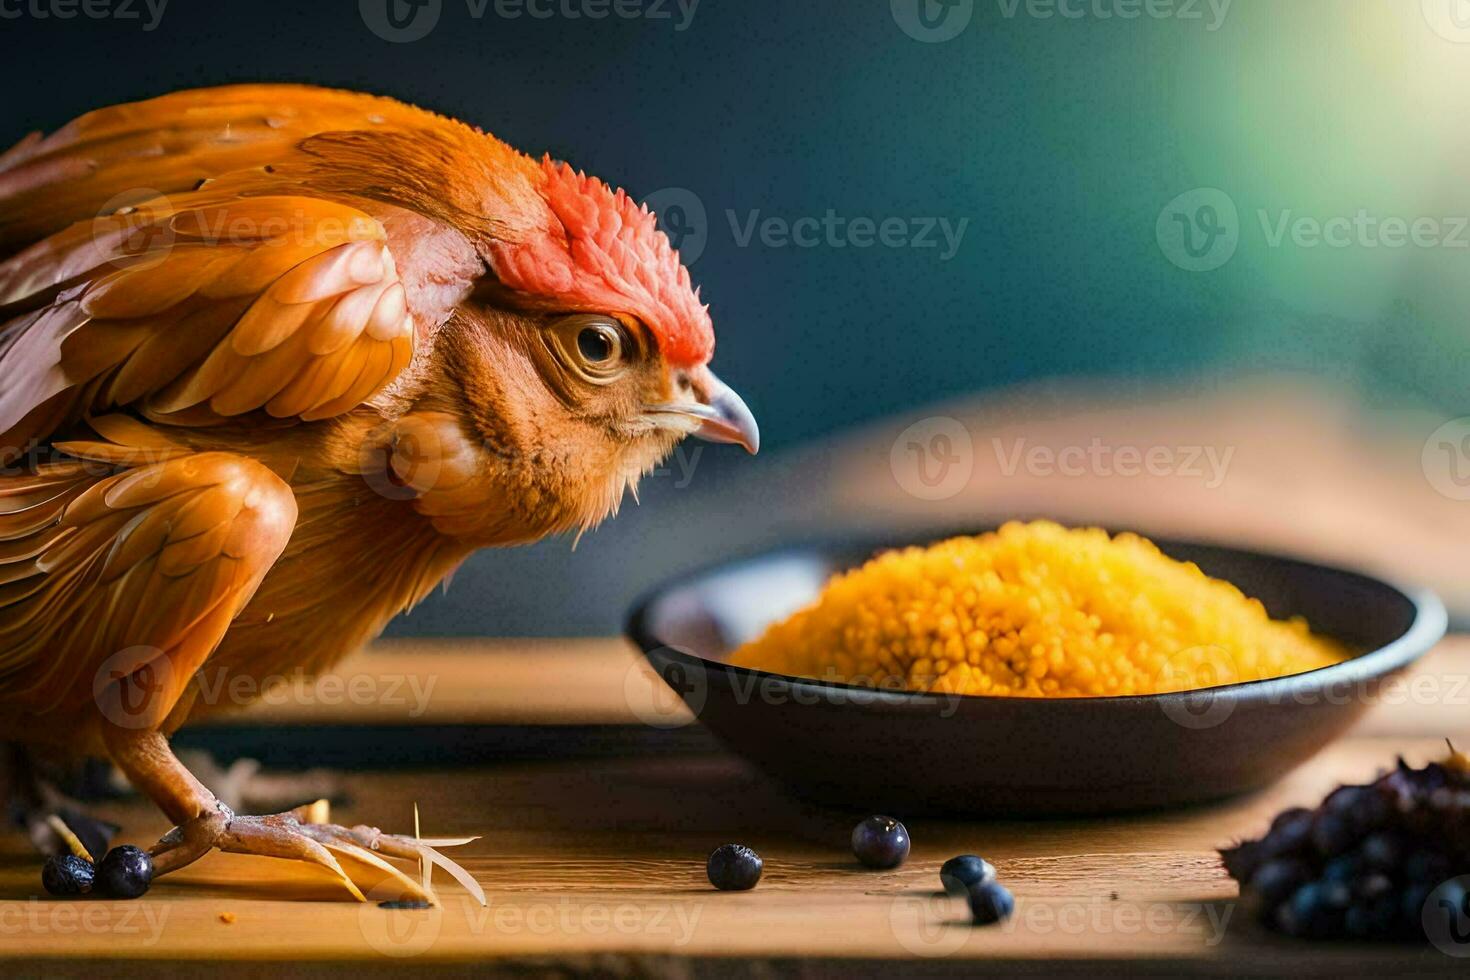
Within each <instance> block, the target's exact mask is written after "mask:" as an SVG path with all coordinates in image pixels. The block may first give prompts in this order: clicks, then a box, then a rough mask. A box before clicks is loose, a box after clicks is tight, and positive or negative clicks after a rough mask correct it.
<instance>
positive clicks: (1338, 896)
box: [1321, 881, 1353, 912]
mask: <svg viewBox="0 0 1470 980" xmlns="http://www.w3.org/2000/svg"><path fill="white" fill-rule="evenodd" d="M1321 884H1322V905H1323V906H1324V907H1325V908H1328V909H1331V910H1332V911H1334V912H1342V911H1345V910H1346V909H1347V907H1348V906H1349V905H1351V904H1353V889H1352V886H1351V885H1349V884H1348V883H1347V882H1345V881H1324V882H1322V883H1321Z"/></svg>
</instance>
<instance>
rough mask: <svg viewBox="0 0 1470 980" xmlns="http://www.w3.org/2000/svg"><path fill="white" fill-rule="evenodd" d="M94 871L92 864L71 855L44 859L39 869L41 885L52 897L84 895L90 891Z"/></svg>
mask: <svg viewBox="0 0 1470 980" xmlns="http://www.w3.org/2000/svg"><path fill="white" fill-rule="evenodd" d="M95 873H96V869H94V868H93V867H92V862H91V861H88V860H86V859H85V858H79V857H76V856H75V855H71V854H59V855H54V856H52V857H49V858H47V859H46V866H45V867H43V868H42V869H41V885H42V887H44V888H45V889H46V890H47V891H48V892H50V893H51V894H53V895H85V894H86V893H87V892H89V891H91V890H92V877H93V875H94V874H95Z"/></svg>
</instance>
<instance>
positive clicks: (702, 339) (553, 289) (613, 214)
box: [490, 157, 715, 367]
mask: <svg viewBox="0 0 1470 980" xmlns="http://www.w3.org/2000/svg"><path fill="white" fill-rule="evenodd" d="M541 171H542V173H543V174H544V175H545V178H546V180H545V183H544V184H543V185H542V187H541V188H540V191H541V194H542V196H543V197H544V198H545V200H546V204H547V206H548V208H549V211H550V221H549V222H548V223H547V227H546V228H544V229H541V230H539V231H538V232H537V233H534V234H532V235H530V236H528V237H526V238H523V239H522V240H520V241H497V242H495V243H493V244H492V245H491V249H490V258H491V264H492V265H493V267H494V269H495V274H496V275H497V276H498V277H499V278H500V281H501V282H502V283H504V284H505V285H507V286H509V287H510V288H512V289H516V290H519V291H521V292H524V293H530V294H533V295H536V296H541V297H546V298H549V299H555V300H556V301H557V302H558V303H559V304H562V305H564V306H565V307H566V308H567V309H573V310H586V311H597V312H604V313H631V314H632V315H633V316H636V317H638V319H640V320H642V321H643V323H645V324H646V325H647V326H648V328H649V330H651V331H652V332H653V335H654V337H655V338H657V340H658V345H659V350H660V351H662V352H663V355H664V358H665V360H667V361H668V362H669V363H671V364H676V365H678V366H680V367H695V366H698V365H700V364H704V363H705V362H707V361H708V360H709V359H710V355H712V354H713V353H714V349H715V333H714V327H713V326H712V325H711V324H710V318H709V308H708V307H706V306H705V305H704V304H702V303H701V302H700V301H699V292H698V290H695V289H692V288H691V287H690V285H689V270H688V269H686V268H684V266H683V264H682V263H681V262H680V261H679V253H678V252H676V251H674V249H673V247H672V246H670V245H669V239H668V237H667V236H666V235H665V234H664V233H663V232H661V231H659V230H658V227H657V226H656V224H655V222H654V217H653V215H652V214H650V213H649V211H648V209H647V208H645V207H641V206H640V205H639V204H638V203H637V202H636V201H634V200H633V199H632V198H630V197H629V196H628V195H627V194H625V193H624V192H623V191H621V190H620V191H616V192H614V191H613V190H612V189H611V188H609V187H608V186H607V185H606V184H604V183H603V182H602V181H600V180H598V179H597V178H596V177H588V176H587V175H586V174H581V173H577V172H576V171H574V170H573V169H572V168H571V167H570V166H568V165H567V164H565V163H553V162H552V161H551V158H550V157H546V158H543V159H542V161H541Z"/></svg>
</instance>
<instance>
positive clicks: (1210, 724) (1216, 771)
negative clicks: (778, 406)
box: [628, 541, 1445, 816]
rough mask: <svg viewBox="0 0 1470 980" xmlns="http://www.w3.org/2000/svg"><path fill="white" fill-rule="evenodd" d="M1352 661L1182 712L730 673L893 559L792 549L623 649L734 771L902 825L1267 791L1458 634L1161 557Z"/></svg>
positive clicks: (744, 571) (1297, 572) (1343, 593)
mask: <svg viewBox="0 0 1470 980" xmlns="http://www.w3.org/2000/svg"><path fill="white" fill-rule="evenodd" d="M1156 543H1157V544H1158V545H1159V547H1160V548H1162V549H1163V550H1164V552H1165V553H1167V554H1169V555H1170V556H1172V557H1174V558H1177V559H1180V560H1184V561H1193V562H1195V563H1197V564H1198V565H1199V566H1200V568H1202V569H1203V570H1204V571H1205V572H1206V573H1208V574H1210V575H1212V576H1215V577H1217V578H1222V579H1226V580H1228V581H1230V582H1233V583H1235V584H1236V585H1237V586H1239V587H1240V588H1241V589H1242V590H1243V591H1244V592H1245V593H1246V594H1247V595H1250V596H1254V597H1256V598H1258V599H1260V600H1261V601H1262V602H1263V603H1264V604H1265V606H1266V608H1267V609H1268V610H1269V611H1270V613H1271V615H1272V616H1273V617H1276V618H1284V617H1287V616H1291V615H1300V616H1305V617H1306V619H1307V621H1308V622H1309V623H1310V624H1311V626H1312V629H1313V631H1314V632H1317V633H1321V634H1325V635H1327V636H1331V637H1334V638H1336V639H1338V640H1340V641H1341V642H1343V643H1344V644H1346V645H1347V646H1348V647H1349V649H1351V650H1353V651H1355V652H1356V655H1355V656H1353V657H1352V658H1351V659H1349V660H1346V661H1344V662H1342V663H1339V664H1335V665H1333V666H1330V667H1323V668H1321V669H1318V670H1313V671H1309V672H1307V673H1304V674H1295V675H1292V676H1289V677H1281V678H1274V679H1270V680H1261V681H1251V682H1248V683H1244V684H1231V685H1225V686H1220V687H1213V688H1207V689H1203V690H1199V691H1189V692H1180V693H1176V694H1155V695H1140V696H1129V697H1107V698H1067V699H1037V698H1015V697H974V696H959V695H933V694H922V693H908V692H898V691H876V690H872V689H868V688H861V687H853V686H850V685H846V684H838V683H828V682H824V681H817V680H810V679H805V678H799V677H789V676H784V675H780V674H771V673H767V672H764V671H757V670H750V669H746V668H743V667H732V666H730V665H728V664H726V663H725V662H724V659H723V658H724V657H725V656H726V655H728V654H729V652H730V651H732V650H733V649H735V648H736V647H737V646H739V645H740V644H741V643H744V642H745V641H747V640H749V639H752V638H754V637H755V636H756V635H757V634H759V633H760V632H761V631H762V630H763V629H764V627H765V626H766V625H767V624H769V623H771V622H773V621H775V620H777V619H780V618H782V617H784V616H786V615H788V614H789V613H790V612H792V611H794V610H795V609H797V608H799V607H800V606H802V605H805V604H806V603H807V602H808V601H809V600H811V599H812V598H813V597H815V596H816V594H817V593H818V591H820V589H821V587H822V585H823V584H824V583H825V582H826V580H827V579H828V577H829V576H831V575H832V574H833V573H834V572H836V571H840V570H842V569H845V568H849V567H852V566H853V565H856V564H859V563H861V562H862V561H864V560H866V559H867V558H869V557H871V556H872V555H873V554H874V553H875V552H876V551H878V550H881V548H882V547H888V546H892V545H893V544H894V542H892V541H885V542H877V541H867V542H846V543H841V544H829V545H815V546H809V547H798V548H791V549H786V550H782V551H777V552H773V553H769V554H766V555H763V556H760V557H756V558H750V559H746V560H743V561H737V562H734V563H731V564H727V565H722V566H718V567H715V568H711V569H708V570H706V571H704V572H701V573H697V574H695V575H692V576H684V577H682V578H680V579H678V580H676V581H674V582H671V583H669V584H667V585H665V586H663V587H662V588H659V589H657V590H655V591H654V592H653V593H651V594H650V595H648V596H647V597H645V598H644V599H643V600H642V601H641V602H639V603H638V604H637V605H636V606H635V607H634V609H633V611H632V613H631V614H630V616H629V621H628V634H629V636H631V637H632V639H633V640H634V642H636V643H637V644H638V645H639V647H641V648H642V649H643V652H644V654H645V655H646V656H647V658H648V661H649V663H650V664H652V666H653V668H654V670H655V671H657V672H658V674H659V676H661V677H662V678H663V679H664V681H665V682H666V683H667V684H669V686H670V687H672V688H673V689H674V690H675V691H677V692H678V694H679V696H680V697H681V698H683V699H684V701H685V703H686V704H688V706H689V707H690V708H691V709H692V710H693V711H694V713H695V715H696V716H697V717H698V718H699V720H700V721H701V722H703V723H704V724H705V725H706V726H708V727H709V729H710V730H711V731H713V732H714V733H715V735H716V736H718V737H719V738H720V739H721V740H722V741H723V742H724V743H725V744H726V745H728V746H729V747H730V749H732V750H733V751H734V752H736V753H737V754H739V755H741V756H743V757H745V758H746V759H748V760H750V761H751V762H752V763H754V764H755V765H756V766H758V767H760V768H761V769H762V770H764V771H765V772H767V773H769V774H770V775H771V776H773V777H775V778H776V779H777V780H779V781H781V782H782V783H784V784H785V785H786V786H788V787H789V788H790V789H791V790H792V791H794V792H795V793H796V794H797V795H799V796H801V797H804V798H806V799H809V800H812V801H814V802H818V803H822V804H826V805H833V806H848V807H854V808H858V809H861V810H865V811H868V812H878V811H883V812H892V813H894V814H898V815H915V814H920V813H928V814H934V813H950V814H964V815H1027V816H1042V815H1064V814H1092V813H1106V812H1117V811H1124V810H1135V809H1144V808H1151V807H1160V806H1170V805H1176V804H1185V803H1197V802H1202V801H1205V800H1212V799H1219V798H1223V797H1227V796H1231V795H1234V794H1237V793H1242V792H1245V791H1247V790H1252V789H1256V788H1258V787H1261V786H1264V785H1266V784H1267V783H1270V782H1271V781H1273V780H1275V779H1277V778H1278V777H1280V776H1281V775H1282V774H1284V773H1285V772H1287V771H1288V770H1290V769H1292V768H1293V767H1295V766H1297V765H1298V764H1300V763H1301V762H1303V761H1305V760H1306V759H1307V758H1308V757H1310V756H1311V755H1312V754H1314V753H1315V752H1317V751H1318V750H1319V749H1321V748H1322V747H1323V746H1324V745H1326V744H1327V743H1328V742H1330V741H1331V740H1332V739H1334V738H1336V737H1337V736H1338V735H1340V734H1341V733H1342V732H1343V730H1344V729H1346V728H1347V727H1348V726H1349V725H1351V724H1352V723H1353V721H1354V720H1355V719H1356V718H1357V717H1358V716H1359V715H1361V714H1362V713H1363V711H1365V710H1366V709H1367V708H1368V706H1369V705H1370V704H1372V703H1373V702H1374V701H1375V700H1376V699H1377V697H1376V695H1377V692H1378V688H1379V685H1380V684H1381V683H1382V682H1383V681H1384V680H1385V679H1386V678H1387V677H1389V676H1390V675H1392V674H1394V673H1396V672H1398V671H1400V670H1402V669H1403V668H1404V667H1406V666H1407V665H1409V664H1410V663H1412V662H1413V661H1414V660H1416V659H1417V658H1418V657H1419V656H1420V655H1421V654H1423V653H1424V652H1425V651H1426V650H1428V649H1429V648H1430V647H1431V646H1432V645H1433V644H1434V643H1435V642H1436V641H1438V640H1439V638H1440V637H1441V636H1443V635H1444V630H1445V611H1444V607H1443V606H1442V605H1441V604H1440V602H1439V600H1438V599H1437V598H1436V597H1435V596H1434V595H1433V594H1431V593H1429V592H1427V591H1424V590H1419V589H1406V588H1399V587H1395V586H1393V585H1390V584H1388V583H1386V582H1381V581H1378V580H1377V579H1373V578H1369V577H1367V576H1365V575H1361V574H1358V573H1355V572H1350V571H1345V570H1342V569H1336V568H1328V567H1324V566H1321V565H1315V564H1311V563H1309V562H1304V561H1297V560H1294V559H1290V558H1283V557H1277V556H1272V555H1265V554H1257V553H1255V552H1250V551H1242V550H1238V549H1234V548H1226V547H1220V546H1217V545H1206V544H1188V543H1179V542H1174V543H1171V542H1167V541H1158V542H1156Z"/></svg>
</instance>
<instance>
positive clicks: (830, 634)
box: [731, 521, 1347, 697]
mask: <svg viewBox="0 0 1470 980" xmlns="http://www.w3.org/2000/svg"><path fill="white" fill-rule="evenodd" d="M1346 656H1347V651H1345V650H1344V649H1342V648H1341V647H1339V646H1338V645H1337V644H1336V643H1334V642H1332V641H1331V640H1328V639H1325V638H1323V637H1318V636H1313V635H1312V634H1311V632H1310V631H1309V630H1308V629H1307V624H1306V623H1305V622H1303V621H1301V620H1299V619H1295V620H1291V621H1289V622H1282V621H1278V620H1273V619H1271V618H1270V617H1269V616H1268V615H1267V614H1266V611H1265V609H1264V608H1263V607H1262V606H1261V604H1260V602H1258V601H1257V600H1255V599H1251V598H1248V597H1247V596H1245V595H1244V594H1243V593H1242V592H1241V591H1240V590H1239V589H1237V588H1236V587H1235V586H1233V585H1231V584H1230V583H1228V582H1222V581H1219V580H1218V579H1212V578H1210V577H1209V576H1207V575H1205V574H1204V573H1203V572H1201V571H1200V570H1199V568H1198V567H1197V566H1195V565H1193V564H1187V563H1183V562H1177V561H1174V560H1173V559H1172V558H1168V557H1166V556H1165V555H1164V554H1163V553H1162V552H1160V551H1159V549H1158V548H1157V547H1155V546H1154V545H1153V544H1152V543H1151V542H1149V541H1147V540H1146V539H1144V538H1141V537H1138V536H1137V535H1133V534H1119V535H1117V536H1116V537H1112V538H1109V537H1108V534H1107V532H1106V531H1102V530H1098V529H1096V528H1087V529H1077V530H1069V529H1067V528H1064V527H1062V526H1061V525H1058V524H1053V523H1051V522H1049V521H1037V522H1035V523H1031V524H1020V523H1011V524H1007V525H1005V526H1004V527H1002V528H1001V529H1000V530H998V531H995V532H992V533H989V534H982V535H979V536H978V537H969V538H954V539H951V540H949V541H943V542H940V543H939V544H935V545H933V546H931V547H928V548H917V547H914V548H905V549H902V550H899V551H890V552H887V553H886V554H882V555H879V556H878V557H876V558H874V559H873V560H871V561H869V562H868V563H867V564H866V565H863V566H862V567H861V568H858V569H854V570H853V571H850V572H846V573H844V574H842V575H839V576H837V577H835V578H834V579H833V580H832V581H831V582H829V583H828V584H827V586H826V588H824V589H823V590H822V594H821V595H820V596H819V597H818V598H817V600H816V601H815V602H814V603H813V604H812V605H810V606H808V607H807V608H805V609H803V610H801V611H800V612H798V613H796V614H795V615H793V616H791V617H790V618H789V619H787V620H785V621H784V622H781V623H777V624H775V625H773V626H771V627H770V628H769V629H767V630H766V632H765V634H764V635H762V636H761V637H760V638H758V639H756V640H754V641H753V642H751V643H748V644H746V645H745V646H744V647H742V648H741V649H740V650H738V651H736V653H735V655H734V656H733V657H732V658H731V662H732V663H735V664H738V665H740V666H744V667H756V668H759V669H762V670H769V671H774V672H776V673H781V674H796V675H802V676H806V677H814V678H818V679H820V680H830V681H841V682H845V683H850V684H861V685H864V686H871V687H883V688H893V689H908V690H915V691H943V692H949V693H957V694H988V695H1010V696H1020V697H1102V696H1108V695H1121V694H1156V693H1162V692H1165V691H1180V690H1189V689H1194V688H1201V687H1212V686H1215V685H1218V684H1232V683H1236V682H1238V681H1247V680H1257V679H1260V678H1263V677H1279V676H1282V675H1285V674H1296V673H1300V672H1302V671H1306V670H1312V669H1314V668H1317V667H1325V666H1327V665H1329V664H1333V663H1337V662H1338V661H1340V660H1342V659H1344V658H1345V657H1346Z"/></svg>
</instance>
